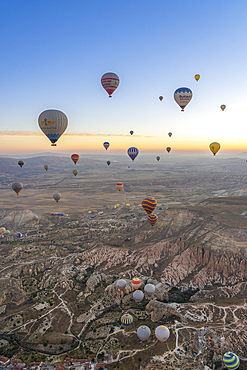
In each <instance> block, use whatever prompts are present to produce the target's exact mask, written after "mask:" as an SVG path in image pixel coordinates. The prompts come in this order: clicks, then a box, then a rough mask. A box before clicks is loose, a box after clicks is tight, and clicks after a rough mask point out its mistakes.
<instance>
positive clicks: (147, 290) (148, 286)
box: [144, 284, 155, 297]
mask: <svg viewBox="0 0 247 370" xmlns="http://www.w3.org/2000/svg"><path fill="white" fill-rule="evenodd" d="M144 292H145V293H147V295H148V296H149V297H151V295H152V294H154V292H155V286H154V285H153V284H146V285H145V287H144Z"/></svg>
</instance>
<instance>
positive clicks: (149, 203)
mask: <svg viewBox="0 0 247 370" xmlns="http://www.w3.org/2000/svg"><path fill="white" fill-rule="evenodd" d="M156 205H157V201H156V200H155V199H154V198H152V197H147V198H145V199H143V201H142V207H143V209H144V211H146V212H147V214H148V215H150V214H151V213H152V212H153V210H154V209H155V207H156Z"/></svg>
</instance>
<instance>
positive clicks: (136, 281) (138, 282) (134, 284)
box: [131, 278, 142, 289]
mask: <svg viewBox="0 0 247 370" xmlns="http://www.w3.org/2000/svg"><path fill="white" fill-rule="evenodd" d="M131 285H132V287H133V288H134V289H139V288H140V286H141V285H142V281H141V279H139V278H134V279H132V281H131Z"/></svg>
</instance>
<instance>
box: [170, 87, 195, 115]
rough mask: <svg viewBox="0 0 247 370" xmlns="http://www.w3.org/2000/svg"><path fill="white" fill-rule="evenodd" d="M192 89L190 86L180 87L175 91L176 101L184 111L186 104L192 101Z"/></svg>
mask: <svg viewBox="0 0 247 370" xmlns="http://www.w3.org/2000/svg"><path fill="white" fill-rule="evenodd" d="M191 98H192V91H191V90H190V89H189V88H188V87H179V88H178V89H177V90H176V91H175V92H174V99H175V102H176V103H177V104H178V105H179V106H180V108H181V110H182V112H183V111H184V108H185V107H186V105H187V104H188V103H189V102H190V101H191Z"/></svg>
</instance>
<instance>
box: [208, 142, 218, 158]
mask: <svg viewBox="0 0 247 370" xmlns="http://www.w3.org/2000/svg"><path fill="white" fill-rule="evenodd" d="M209 149H210V150H211V152H212V153H213V155H215V154H216V153H217V152H218V151H219V150H220V144H219V143H217V142H216V141H214V142H213V143H211V144H210V145H209Z"/></svg>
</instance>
